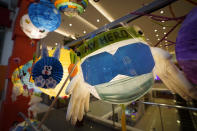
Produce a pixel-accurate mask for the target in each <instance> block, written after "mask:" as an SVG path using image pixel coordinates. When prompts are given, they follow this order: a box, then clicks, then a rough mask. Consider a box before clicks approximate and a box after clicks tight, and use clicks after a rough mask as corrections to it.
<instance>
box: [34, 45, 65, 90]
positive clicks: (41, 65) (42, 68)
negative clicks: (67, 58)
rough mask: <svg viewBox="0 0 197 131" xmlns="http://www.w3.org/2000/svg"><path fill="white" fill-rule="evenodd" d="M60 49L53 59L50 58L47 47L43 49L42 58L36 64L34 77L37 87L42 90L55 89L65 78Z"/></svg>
mask: <svg viewBox="0 0 197 131" xmlns="http://www.w3.org/2000/svg"><path fill="white" fill-rule="evenodd" d="M59 55H60V47H59V48H57V49H56V51H55V52H54V54H53V57H49V56H48V50H47V48H46V46H43V47H42V57H41V59H40V60H39V61H37V62H36V63H35V65H34V66H33V69H32V76H33V80H34V82H35V85H36V86H38V87H41V88H55V86H56V85H57V84H58V83H59V82H60V81H61V79H62V76H63V68H62V64H61V63H60V61H59V60H58V59H59Z"/></svg>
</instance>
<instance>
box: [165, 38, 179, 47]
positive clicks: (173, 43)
mask: <svg viewBox="0 0 197 131" xmlns="http://www.w3.org/2000/svg"><path fill="white" fill-rule="evenodd" d="M164 40H166V41H167V42H170V43H171V45H175V44H176V43H175V42H173V41H171V40H167V39H164ZM166 46H168V45H166Z"/></svg>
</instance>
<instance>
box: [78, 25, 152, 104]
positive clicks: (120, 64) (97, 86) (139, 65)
mask: <svg viewBox="0 0 197 131" xmlns="http://www.w3.org/2000/svg"><path fill="white" fill-rule="evenodd" d="M133 32H135V31H134V29H133V28H129V29H126V28H123V27H122V28H118V29H113V30H111V31H108V32H105V33H102V34H99V35H98V36H96V37H94V38H93V39H90V40H88V41H87V42H86V43H84V44H83V45H82V46H80V47H79V48H78V49H77V51H78V54H80V55H81V58H82V64H81V69H82V71H83V77H84V81H85V83H86V84H88V85H89V86H90V88H91V90H94V91H93V92H94V93H93V94H94V95H95V96H96V97H99V98H100V99H102V100H104V101H106V102H110V103H127V102H131V101H134V100H136V99H138V98H140V97H141V96H143V95H144V94H145V93H146V92H147V91H148V90H149V89H150V88H151V87H152V85H153V82H154V78H153V73H152V70H153V67H154V64H155V63H154V59H153V57H152V53H151V51H150V48H149V46H148V45H146V44H145V43H144V41H141V40H140V39H138V38H137V37H140V34H134V33H133ZM134 37H136V38H135V39H134Z"/></svg>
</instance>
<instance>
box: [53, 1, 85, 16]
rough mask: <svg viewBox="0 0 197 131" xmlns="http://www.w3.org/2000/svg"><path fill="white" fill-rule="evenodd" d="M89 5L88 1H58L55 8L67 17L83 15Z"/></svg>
mask: <svg viewBox="0 0 197 131" xmlns="http://www.w3.org/2000/svg"><path fill="white" fill-rule="evenodd" d="M87 5H88V0H56V1H55V7H56V8H57V9H58V10H60V11H61V12H63V13H64V14H65V15H67V16H77V15H80V14H82V13H83V12H84V11H85V9H86V7H87Z"/></svg>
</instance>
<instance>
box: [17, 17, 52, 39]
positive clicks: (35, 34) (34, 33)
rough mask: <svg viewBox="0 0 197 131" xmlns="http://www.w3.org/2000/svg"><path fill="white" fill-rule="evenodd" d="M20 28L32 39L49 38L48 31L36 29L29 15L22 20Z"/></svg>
mask: <svg viewBox="0 0 197 131" xmlns="http://www.w3.org/2000/svg"><path fill="white" fill-rule="evenodd" d="M20 26H21V28H22V30H23V32H24V33H25V34H26V35H27V36H28V37H29V38H31V39H42V38H44V37H46V36H47V34H48V32H47V31H46V30H41V29H38V28H36V27H35V26H34V25H33V24H32V22H31V20H30V18H29V16H28V14H25V15H24V16H23V17H22V18H21V20H20Z"/></svg>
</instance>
